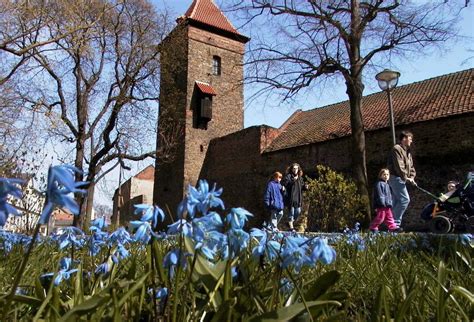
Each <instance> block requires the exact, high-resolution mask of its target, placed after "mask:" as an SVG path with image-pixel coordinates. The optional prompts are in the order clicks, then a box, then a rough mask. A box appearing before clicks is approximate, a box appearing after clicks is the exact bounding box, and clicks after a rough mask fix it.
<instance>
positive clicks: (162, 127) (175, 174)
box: [154, 23, 245, 213]
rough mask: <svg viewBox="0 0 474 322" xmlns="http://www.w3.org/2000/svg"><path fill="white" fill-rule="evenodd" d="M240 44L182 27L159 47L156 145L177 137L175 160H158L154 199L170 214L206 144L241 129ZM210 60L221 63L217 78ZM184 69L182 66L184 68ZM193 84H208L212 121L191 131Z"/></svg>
mask: <svg viewBox="0 0 474 322" xmlns="http://www.w3.org/2000/svg"><path fill="white" fill-rule="evenodd" d="M244 47H245V45H244V44H243V43H242V42H239V41H236V40H232V39H229V38H226V37H223V36H221V35H218V34H215V33H212V32H209V31H206V30H202V29H199V28H196V27H194V26H191V25H188V24H186V23H181V24H179V25H178V27H177V28H176V29H175V30H174V31H173V32H172V33H171V34H170V35H169V36H168V38H167V39H166V40H165V42H164V43H163V44H162V56H161V63H162V77H161V78H162V79H161V87H160V114H159V134H158V141H160V140H161V141H162V139H161V136H162V135H163V134H165V135H166V133H167V132H170V131H169V130H167V127H170V124H172V126H171V130H173V129H176V128H180V129H182V132H180V133H181V134H180V135H179V136H176V137H175V138H174V139H175V140H177V141H176V142H177V143H178V147H177V149H176V151H174V160H173V161H172V162H169V163H166V164H162V163H161V162H160V161H157V164H156V175H155V193H154V200H155V202H156V203H157V204H159V205H160V206H162V207H164V208H169V209H171V211H172V212H173V213H174V211H175V209H176V206H177V204H178V202H179V201H181V199H182V197H183V192H184V190H185V189H186V187H187V185H188V184H193V185H195V184H196V182H197V180H198V178H199V173H200V171H201V168H202V165H203V162H204V158H205V156H206V153H207V149H208V146H209V142H210V141H211V139H213V138H216V137H222V136H225V135H227V134H229V133H232V132H235V131H239V130H241V129H243V124H244V119H243V86H242V83H241V82H242V79H243V66H242V62H243V53H244V49H245V48H244ZM213 56H219V57H220V59H221V74H220V75H213V73H212V63H213ZM183 66H184V67H183ZM196 81H201V82H204V83H208V84H210V85H211V86H212V87H213V89H214V90H215V91H216V93H217V95H216V96H214V97H213V98H212V120H211V121H210V122H209V123H208V124H207V128H206V129H203V128H195V113H196V101H197V100H196V96H197V95H198V93H197V92H196V91H197V88H196V86H195V82H196Z"/></svg>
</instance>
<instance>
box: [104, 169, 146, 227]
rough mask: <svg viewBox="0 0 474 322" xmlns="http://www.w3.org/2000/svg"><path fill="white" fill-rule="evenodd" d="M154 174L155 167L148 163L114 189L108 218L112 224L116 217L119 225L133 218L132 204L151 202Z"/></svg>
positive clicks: (114, 222) (115, 222)
mask: <svg viewBox="0 0 474 322" xmlns="http://www.w3.org/2000/svg"><path fill="white" fill-rule="evenodd" d="M154 174H155V167H153V166H152V165H149V166H148V167H146V168H145V169H143V170H142V171H140V172H139V173H138V174H136V175H135V176H133V177H131V178H130V179H128V180H127V181H125V182H124V183H123V184H121V185H120V189H116V190H115V193H114V197H113V210H112V217H111V218H110V221H111V223H112V224H117V219H118V221H119V224H120V225H125V224H126V223H128V222H129V221H131V220H135V219H136V218H137V217H133V213H134V211H135V208H134V205H138V204H143V203H145V204H149V205H151V204H152V203H153V181H154ZM117 216H118V217H117Z"/></svg>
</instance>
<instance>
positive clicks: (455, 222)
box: [416, 171, 474, 234]
mask: <svg viewBox="0 0 474 322" xmlns="http://www.w3.org/2000/svg"><path fill="white" fill-rule="evenodd" d="M416 187H417V188H418V190H420V191H422V192H424V193H426V194H428V195H430V196H431V197H433V198H434V199H435V200H434V201H433V202H431V203H429V204H428V205H426V206H425V207H424V208H423V210H422V211H421V218H423V219H424V220H425V221H427V222H428V223H429V226H430V230H431V231H432V232H433V233H437V234H446V233H449V232H468V233H473V232H474V171H471V172H469V174H468V175H467V179H466V182H465V183H464V184H462V185H461V184H458V185H457V186H456V190H455V191H454V192H453V193H452V194H450V195H449V196H446V195H441V196H439V197H438V196H435V195H434V194H432V193H431V192H429V191H427V190H425V189H423V188H420V187H418V186H416Z"/></svg>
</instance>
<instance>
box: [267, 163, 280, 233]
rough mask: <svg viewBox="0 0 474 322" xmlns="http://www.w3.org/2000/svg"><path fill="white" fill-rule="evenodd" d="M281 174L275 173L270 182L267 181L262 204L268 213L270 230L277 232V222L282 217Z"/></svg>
mask: <svg viewBox="0 0 474 322" xmlns="http://www.w3.org/2000/svg"><path fill="white" fill-rule="evenodd" d="M281 178H282V174H281V173H280V172H278V171H277V172H275V173H274V174H273V175H272V178H271V180H270V181H268V184H267V189H266V190H265V195H264V196H263V202H264V203H265V207H266V208H267V209H268V210H269V211H270V228H272V229H274V230H278V228H277V227H278V222H279V221H280V219H281V217H283V208H284V203H283V187H282V185H281V184H280V181H281Z"/></svg>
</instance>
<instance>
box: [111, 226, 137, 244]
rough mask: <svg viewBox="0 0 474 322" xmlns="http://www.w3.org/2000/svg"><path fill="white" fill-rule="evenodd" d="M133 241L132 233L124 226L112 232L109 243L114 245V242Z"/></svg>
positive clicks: (125, 242)
mask: <svg viewBox="0 0 474 322" xmlns="http://www.w3.org/2000/svg"><path fill="white" fill-rule="evenodd" d="M131 241H132V238H131V237H130V234H129V233H128V231H127V230H126V229H125V228H123V227H120V228H119V229H117V230H116V231H114V232H113V233H111V234H110V236H109V245H112V244H114V243H116V244H122V245H125V244H127V243H130V242H131Z"/></svg>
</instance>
